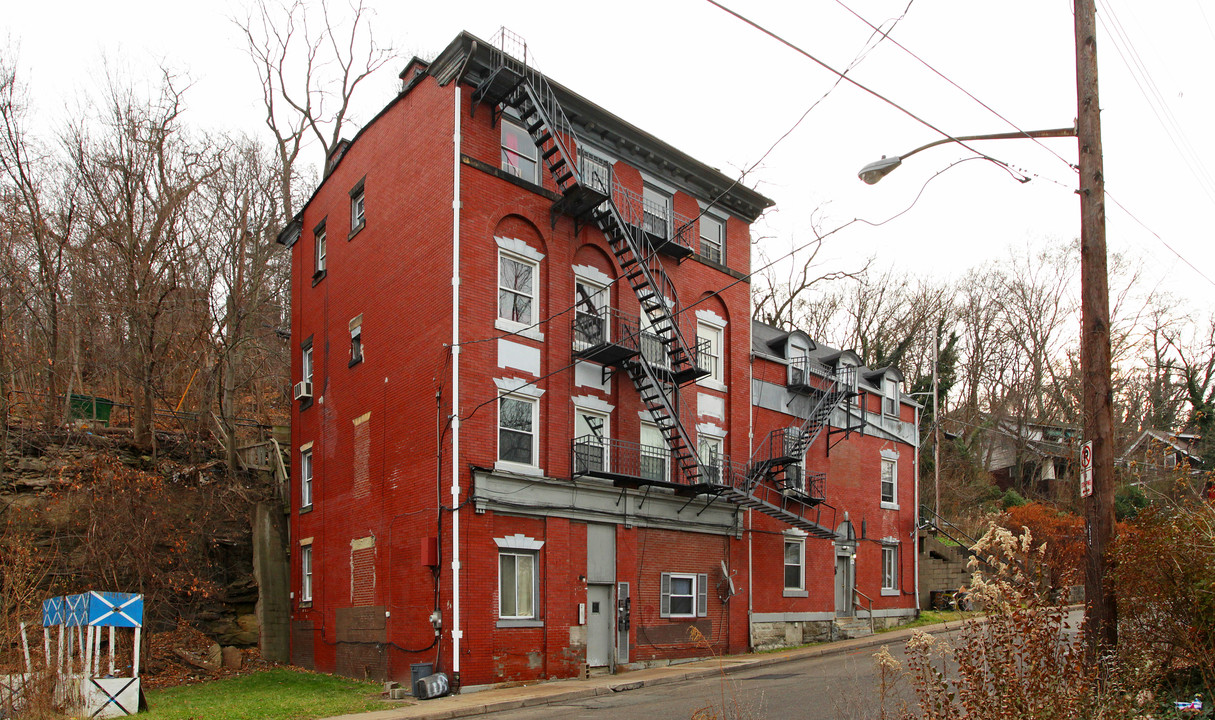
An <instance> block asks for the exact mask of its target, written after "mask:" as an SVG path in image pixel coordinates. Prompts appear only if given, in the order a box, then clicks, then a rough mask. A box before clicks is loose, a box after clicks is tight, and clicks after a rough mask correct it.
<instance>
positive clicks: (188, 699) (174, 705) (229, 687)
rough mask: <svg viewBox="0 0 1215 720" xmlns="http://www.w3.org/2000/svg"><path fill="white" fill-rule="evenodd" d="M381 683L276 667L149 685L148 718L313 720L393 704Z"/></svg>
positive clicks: (167, 719)
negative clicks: (191, 682)
mask: <svg viewBox="0 0 1215 720" xmlns="http://www.w3.org/2000/svg"><path fill="white" fill-rule="evenodd" d="M379 693H380V686H379V685H378V684H375V683H367V682H359V681H357V680H350V679H347V678H339V677H334V676H332V675H320V674H317V673H309V672H301V671H299V670H289V669H286V668H275V669H273V670H267V671H265V672H259V673H256V674H253V675H243V676H241V677H235V678H226V679H223V680H215V681H213V682H207V683H200V684H197V685H182V686H180V687H173V688H164V689H162V690H149V691H148V692H147V696H148V709H149V710H150V712H148V713H146V714H143V713H141V714H140V716H139V717H141V718H146V719H147V720H312V719H313V718H322V717H329V716H331V715H343V714H345V713H353V712H364V711H367V710H387V709H389V708H391V707H394V705H397V704H399V703H397V704H393V703H386V702H385V701H383V700H381V699H380V697H379Z"/></svg>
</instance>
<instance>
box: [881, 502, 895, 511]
mask: <svg viewBox="0 0 1215 720" xmlns="http://www.w3.org/2000/svg"><path fill="white" fill-rule="evenodd" d="M882 509H883V510H898V509H899V504H898V503H889V502H883V503H882Z"/></svg>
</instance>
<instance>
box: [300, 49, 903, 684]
mask: <svg viewBox="0 0 1215 720" xmlns="http://www.w3.org/2000/svg"><path fill="white" fill-rule="evenodd" d="M525 59H526V52H525V50H524V49H523V46H522V44H521V43H518V42H517V39H515V38H512V37H511V36H509V34H508V33H504V34H503V35H501V36H499V37H496V38H495V40H494V41H493V42H492V43H486V42H485V41H483V40H479V39H477V38H475V37H473V36H471V35H468V34H461V35H460V36H458V37H457V38H456V39H455V40H454V41H453V42H452V43H451V44H450V45H449V46H448V47H447V48H446V49H445V50H444V51H443V52H442V53H441V54H440V55H439V57H438V58H436V59H435V60H434V61H432V62H430V63H426V62H423V61H420V60H416V59H415V60H414V61H412V62H411V63H410V64H409V65H408V66H407V67H406V69H405V71H404V72H403V73H402V75H401V78H402V89H401V92H400V94H399V95H398V97H397V98H396V99H394V100H393V101H392V102H391V103H390V104H389V105H388V106H387V107H385V108H384V110H383V111H382V112H381V113H380V114H379V115H378V116H377V117H376V118H375V119H374V120H373V121H371V122H370V123H368V124H367V126H366V127H365V128H364V129H363V130H362V131H361V132H360V133H359V134H358V135H357V136H356V137H355V138H354V139H353V140H352V141H351V142H349V143H346V144H343V145H342V146H341V147H340V148H339V149H338V151H336V152H335V153H334V156H333V157H331V158H330V160H329V162H328V163H327V172H326V175H325V178H324V180H323V181H322V183H321V185H320V187H319V188H318V189H317V190H316V192H315V194H314V195H313V197H312V198H311V199H310V200H309V202H308V203H307V205H306V206H305V208H304V209H303V210H302V211H301V212H300V214H299V215H298V216H297V217H296V219H295V220H294V221H293V222H292V223H291V224H290V225H289V227H287V228H286V229H284V231H283V232H282V234H281V235H280V237H279V241H280V242H282V243H284V244H285V245H287V246H289V247H290V248H291V252H292V272H293V289H292V309H293V313H292V334H293V348H294V349H293V354H294V356H293V361H292V372H293V380H294V381H295V383H296V384H295V393H296V397H297V403H296V407H295V410H294V412H293V417H292V428H293V440H292V442H293V446H294V448H293V449H294V453H293V461H292V477H293V478H296V480H295V481H294V482H293V485H294V487H293V498H292V515H291V534H292V541H291V543H292V555H293V557H292V565H293V570H292V572H293V576H292V588H293V598H292V658H293V661H294V662H296V663H297V664H301V665H304V666H308V667H315V668H317V669H320V670H327V671H337V672H340V673H343V674H348V675H354V676H371V677H380V678H389V677H390V678H393V679H398V680H401V679H407V678H408V677H409V673H410V666H411V665H412V664H414V663H432V664H433V665H434V666H435V669H436V670H442V671H444V672H447V673H449V674H450V675H452V676H453V679H454V681H455V682H456V683H457V684H460V683H462V684H464V685H479V684H484V683H491V682H501V681H511V680H532V679H538V678H550V677H564V676H571V675H574V674H576V673H578V672H581V671H582V670H583V668H584V667H587V666H589V667H592V668H593V667H605V668H615V667H618V666H622V665H625V666H628V665H637V664H644V663H651V662H666V661H669V660H671V659H676V658H683V657H692V656H702V655H706V654H708V653H709V652H710V651H712V652H717V653H727V652H741V651H745V650H747V649H748V648H749V647H751V646H753V645H754V644H755V642H754V639H753V638H752V623H751V622H750V619H749V614H750V613H759V614H762V616H763V617H764V618H768V616H775V615H778V614H783V615H782V617H781V618H776V619H766V620H765V622H767V623H769V624H772V623H779V622H785V621H786V620H788V621H789V622H802V620H806V621H811V620H813V619H816V618H818V615H814V613H818V614H820V615H821V614H822V613H823V612H826V609H830V610H831V611H832V613H833V612H834V609H833V606H830V605H829V604H828V605H825V604H824V603H828V602H829V600H830V597H831V593H830V591H829V590H823V589H822V588H823V587H825V585H824V584H823V582H822V581H821V580H820V579H819V576H820V575H821V573H823V572H831V564H830V563H831V561H830V558H831V557H834V553H835V551H834V550H833V549H832V548H834V544H833V538H834V537H835V531H836V526H837V525H838V524H839V522H840V520H842V518H843V514H842V513H841V512H840V511H839V510H838V507H842V506H839V505H838V504H836V503H835V499H834V496H833V495H831V493H830V492H829V493H827V495H828V496H830V501H831V502H830V503H827V502H824V499H825V498H824V497H821V496H815V495H813V493H808V492H805V491H804V489H801V488H798V487H795V486H793V485H791V484H789V483H788V482H786V479H787V476H788V474H789V472H790V471H789V469H788V468H789V467H790V465H789V464H788V463H782V462H772V460H773V458H770V457H767V456H765V457H766V458H767V459H766V461H765V462H757V461H753V460H754V458H753V452H752V451H753V450H754V447H753V441H752V440H751V438H750V435H751V432H752V417H753V416H754V419H755V423H756V424H755V431H756V435H755V438H756V439H755V441H754V442H755V443H758V442H759V439H760V438H761V437H762V436H761V435H760V434H759V433H760V432H761V431H762V432H764V433H766V432H767V431H768V428H769V427H776V426H778V425H779V424H780V423H782V422H788V423H794V424H797V425H798V426H799V427H800V426H801V425H802V424H803V421H802V420H801V419H800V418H797V417H795V415H796V413H792V414H788V413H782V412H780V411H770V410H768V409H767V405H765V404H763V403H756V404H754V405H753V398H752V393H753V390H752V385H753V383H754V384H755V387H760V385H759V383H761V382H765V381H761V380H760V379H759V377H758V376H756V377H755V378H753V377H752V375H753V373H755V372H757V371H758V370H760V369H764V371H765V372H768V373H769V374H771V373H778V372H781V371H783V370H784V369H785V368H786V367H789V368H791V367H793V365H795V364H796V363H793V364H790V363H789V361H788V360H787V359H786V358H784V357H781V356H779V355H778V354H776V353H775V351H771V352H769V353H768V354H766V355H764V354H760V353H753V352H752V351H751V349H752V346H753V339H752V325H751V321H750V306H749V284H748V282H747V278H748V275H749V273H750V254H749V253H750V223H751V222H753V221H754V220H755V219H756V218H757V217H758V215H759V214H760V213H761V212H762V211H763V210H764V209H765V208H766V207H768V206H770V205H771V204H772V203H771V201H770V200H768V199H767V198H765V197H763V196H762V195H760V194H758V193H756V192H754V191H753V190H750V189H748V188H746V187H743V186H742V185H739V184H737V183H736V182H735V181H734V180H733V179H731V178H729V177H727V176H725V175H722V174H721V173H719V172H717V171H716V170H714V169H712V168H710V167H708V166H706V165H704V164H703V163H700V162H698V161H696V160H694V159H693V158H690V157H688V156H687V155H685V154H683V153H681V152H680V151H678V150H677V149H675V148H674V147H671V146H670V145H668V144H666V143H664V142H662V141H660V140H658V139H656V138H654V137H652V136H650V135H648V134H646V133H644V132H643V131H641V130H639V129H637V128H635V127H633V126H632V125H629V124H628V123H626V122H625V121H623V120H621V119H620V118H617V117H615V116H614V115H612V114H610V113H608V112H607V111H606V110H604V109H602V108H600V107H598V106H596V105H594V104H593V103H591V102H589V101H588V100H586V99H584V98H582V97H580V96H578V95H576V94H574V93H572V92H571V91H569V90H566V89H565V88H563V87H561V86H559V85H556V84H555V83H552V82H551V81H549V80H547V79H546V78H545V77H544V76H542V75H540V74H538V73H537V72H536V71H535V70H534V69H533V68H531V67H529V66H528V65H527V64H526V62H524V60H525ZM890 372H892V373H895V374H897V371H890ZM868 387H869V386H868V385H866V386H865V388H868ZM826 395H830V393H826ZM826 395H825V394H824V391H823V389H822V388H818V387H816V388H807V389H805V390H804V391H803V394H802V395H801V397H804V398H809V397H812V396H816V397H820V396H826ZM845 395H846V396H847V398H845ZM854 396H855V393H854V392H852V389H851V386H849V391H848V392H847V393H836V394H835V395H832V397H836V398H837V399H838V400H840V402H843V401H844V400H845V399H850V398H853V397H854ZM896 398H897V396H896ZM874 402H880V400H879V401H874ZM895 402H896V405H899V407H900V412H902V414H903V415H906V416H908V417H907V422H911V421H912V419H913V418H912V417H911V416H912V415H914V410H913V409H912V408H911V407H910V406H909V405H906V404H900V403H899V401H898V400H897V399H896V401H895ZM791 407H800V404H796V405H795V406H791ZM874 407H878V410H879V411H880V405H875V406H874ZM841 412H842V411H841ZM829 419H830V420H832V421H834V420H835V417H834V416H832V418H829ZM799 432H801V431H800V430H799ZM821 434H822V435H823V436H824V437H825V436H826V433H821ZM912 435H914V433H912ZM791 437H792V435H791ZM799 437H801V436H799ZM804 437H808V435H807V436H804ZM847 437H848V439H847V440H846V441H845V442H844V443H842V444H841V445H840V446H839V447H838V448H835V449H833V450H832V451H831V454H830V456H828V455H827V453H826V451H825V450H824V451H823V458H822V460H823V462H824V463H827V464H830V463H835V464H836V466H837V467H840V468H841V470H840V474H841V476H843V477H846V478H848V480H849V481H852V480H853V479H855V480H856V481H857V482H858V483H862V484H863V485H864V489H861V488H859V487H858V488H857V489H856V490H855V495H856V497H855V500H854V499H853V498H852V496H849V502H851V503H854V504H853V505H850V506H849V507H855V508H857V510H856V511H854V512H853V515H852V517H853V523H854V524H855V523H857V522H858V520H857V516H856V512H862V510H861V509H862V508H864V510H863V513H870V507H871V506H873V507H874V508H876V505H875V504H874V503H873V502H871V501H872V500H873V497H876V495H875V493H876V492H877V491H876V490H875V488H877V487H878V484H879V481H878V477H879V474H880V469H879V465H880V463H881V462H882V460H880V457H881V456H880V455H879V453H880V452H881V451H882V448H879V447H878V445H880V444H881V443H883V442H885V443H887V444H889V443H890V442H892V441H890V440H889V439H888V438H886V437H885V436H881V437H879V436H876V435H875V436H873V441H872V442H868V441H869V438H870V435H869V434H867V433H862V432H860V431H854V432H852V433H851V434H849V435H848V436H847ZM861 439H864V440H865V442H863V443H857V441H858V440H861ZM790 442H791V443H792V445H791V447H792V446H794V445H796V444H797V443H796V441H793V440H791V441H790ZM822 443H823V440H818V441H817V442H816V443H806V447H807V448H808V449H809V451H810V452H811V453H814V452H815V450H816V448H819V447H820V445H822ZM854 444H857V447H858V448H859V449H857V450H855V451H854V450H851V449H845V448H851V447H852V446H853V445H854ZM870 445H873V452H869V450H868V448H869V446H870ZM883 447H884V446H883ZM913 447H914V444H913V445H911V446H908V447H906V448H901V449H899V450H898V451H897V452H898V453H899V457H900V458H901V460H900V463H899V469H898V473H897V477H898V481H897V482H898V491H897V492H898V501H897V504H898V506H899V508H900V510H897V511H895V515H897V518H903V519H902V520H899V519H897V518H895V516H888V515H883V514H879V513H876V512H873V513H871V514H872V519H870V520H869V522H871V523H873V526H872V527H873V528H874V530H873V531H872V533H871V534H870V536H868V537H865V538H864V539H863V540H862V541H858V544H857V551H856V554H857V560H856V562H855V564H854V566H855V569H856V577H857V588H858V589H864V588H865V587H867V585H868V584H869V583H870V581H871V579H872V578H873V577H877V576H876V575H873V572H874V570H873V567H874V566H873V565H872V564H871V563H872V562H874V561H873V560H872V559H871V557H870V556H871V555H873V556H874V557H880V555H874V553H878V552H879V550H878V548H877V546H876V545H874V546H873V547H872V548H871V547H870V546H869V545H868V544H866V542H865V541H867V540H869V539H870V538H878V537H879V535H877V534H873V533H878V532H880V533H881V536H880V537H881V538H883V539H884V540H882V542H885V541H886V540H885V539H888V537H889V538H895V542H902V541H903V540H905V538H904V535H901V534H900V533H904V534H906V533H909V532H910V531H911V528H912V526H913V524H914V523H913V520H912V518H914V508H915V500H914V486H915V480H914V477H915V476H914V472H915V470H914V461H913V459H912V455H913V450H912V449H911V448H913ZM778 460H779V459H778ZM818 462H819V458H818V456H817V455H815V456H814V458H813V459H811V460H806V461H804V464H805V465H807V466H811V465H813V466H814V471H815V472H819V471H820V468H819V466H818V465H815V463H818ZM823 467H826V465H824V466H823ZM810 474H811V473H809V472H807V473H806V476H807V477H809V476H810ZM815 477H817V476H815ZM834 483H835V479H834V476H832V478H831V481H830V484H829V485H828V487H834V486H835V485H834ZM820 487H821V485H820ZM841 491H843V488H841ZM849 492H853V491H849ZM832 505H836V508H837V509H836V511H835V515H834V516H832V520H831V522H832V523H833V524H823V518H824V517H825V515H824V509H825V508H826V509H830V507H831V506H832ZM837 516H838V517H837ZM869 517H870V515H866V518H869ZM892 518H895V519H892ZM904 526H906V527H904ZM790 527H794V528H798V529H799V532H802V533H804V534H803V535H802V537H804V538H809V539H807V540H805V545H806V551H805V557H806V560H805V561H804V563H803V567H802V573H803V577H804V578H806V581H805V583H804V585H805V588H804V590H805V592H804V594H803V596H802V597H798V598H795V599H790V598H789V597H787V596H788V593H787V592H786V590H785V587H784V586H782V585H781V583H779V582H773V578H774V577H775V578H779V577H782V572H791V571H789V570H783V571H782V569H781V568H780V567H779V565H780V563H781V559H780V558H781V557H783V556H782V552H783V548H782V546H780V545H779V543H778V544H776V545H773V541H772V540H771V538H779V537H781V536H782V535H781V534H782V533H785V531H786V530H788V529H789V528H790ZM879 527H880V530H878V528H879ZM845 529H846V528H845ZM904 531H905V532H904ZM761 532H762V533H763V537H762V538H760V537H759V535H758V533H761ZM771 533H776V534H775V535H772V534H771ZM845 542H846V541H845ZM847 547H848V548H852V545H847ZM767 553H775V554H774V555H772V557H768V556H767V555H766V554H767ZM760 555H764V557H762V558H761V557H760ZM820 555H822V556H823V557H827V558H828V560H826V561H823V562H820V558H819V556H820ZM913 556H914V553H913V552H911V551H910V549H908V550H907V551H905V552H904V553H903V554H902V555H899V556H898V560H897V562H898V563H899V568H900V570H899V572H900V573H906V574H907V575H908V576H910V575H911V571H910V570H909V569H907V567H905V566H906V565H907V563H908V562H912V560H911V558H912V557H913ZM773 562H775V563H776V564H777V568H776V570H775V571H774V572H775V573H776V574H775V575H773V576H770V572H772V571H771V569H770V566H771V565H772V563H773ZM824 562H825V563H826V564H824ZM820 565H822V567H820ZM760 574H762V575H763V577H762V578H760V577H758V576H759V575H760ZM899 577H900V581H902V578H903V575H900V576H899ZM828 584H829V583H828ZM901 601H902V597H901V595H900V596H899V597H898V600H897V601H896V600H895V599H894V597H893V596H891V597H889V598H888V597H886V596H884V595H883V596H882V597H881V598H880V599H879V600H878V602H876V603H875V604H874V607H875V608H879V609H880V610H875V612H879V613H885V614H893V613H895V612H896V610H897V609H899V608H902V609H904V610H906V609H907V608H913V607H914V603H913V602H911V601H907V602H903V604H901V605H900V604H899V602H901ZM820 606H821V607H822V608H826V609H822V610H820V609H819V608H820ZM850 607H852V606H851V605H850ZM807 613H810V614H811V615H814V618H810V617H809V616H808V615H807V616H806V617H805V618H803V617H802V616H803V615H806V614H807ZM818 619H822V618H818Z"/></svg>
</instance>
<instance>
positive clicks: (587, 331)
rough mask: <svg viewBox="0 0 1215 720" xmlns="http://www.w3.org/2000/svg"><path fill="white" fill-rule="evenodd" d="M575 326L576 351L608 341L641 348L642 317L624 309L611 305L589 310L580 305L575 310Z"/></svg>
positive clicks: (629, 347) (626, 346) (635, 348)
mask: <svg viewBox="0 0 1215 720" xmlns="http://www.w3.org/2000/svg"><path fill="white" fill-rule="evenodd" d="M573 326H574V350H575V352H582V351H585V350H587V349H589V348H593V347H597V346H600V345H606V344H608V343H611V344H613V345H620V346H622V347H625V348H628V349H630V350H634V351H636V350H638V349H640V346H639V336H640V334H641V333H640V330H639V328H640V326H641V323H640V318H638V316H636V315H632V314H629V313H626V312H624V311H622V310H617V309H616V308H611V307H603V308H595V309H594V310H587V309H583V308H581V307H580V308H578V309H576V310H575V311H574V321H573Z"/></svg>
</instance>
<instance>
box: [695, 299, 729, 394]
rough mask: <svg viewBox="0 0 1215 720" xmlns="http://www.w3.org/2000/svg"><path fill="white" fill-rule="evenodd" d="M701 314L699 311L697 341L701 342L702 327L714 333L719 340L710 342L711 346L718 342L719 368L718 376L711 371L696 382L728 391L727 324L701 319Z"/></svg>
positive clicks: (710, 387) (708, 387) (710, 388)
mask: <svg viewBox="0 0 1215 720" xmlns="http://www.w3.org/2000/svg"><path fill="white" fill-rule="evenodd" d="M699 315H700V313H697V322H696V341H697V344H699V343H700V338H701V329H702V328H703V329H704V330H706V331H707V332H708V333H712V334H713V335H715V336H716V340H717V342H716V343H713V342H712V341H710V343H709V344H710V347H712V345H714V344H716V346H717V348H716V349H717V370H716V377H714V374H713V373H710V374H708V375H706V376H704V377H702V378H700V379H699V380H697V381H696V384H697V385H699V386H701V387H703V388H707V389H709V390H718V391H721V392H726V391H727V387H726V383H725V373H726V357H725V356H726V331H725V326H724V325H717V324H715V323H712V322H706V321H705V320H702V319H700V318H699Z"/></svg>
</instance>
